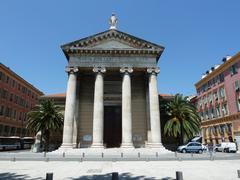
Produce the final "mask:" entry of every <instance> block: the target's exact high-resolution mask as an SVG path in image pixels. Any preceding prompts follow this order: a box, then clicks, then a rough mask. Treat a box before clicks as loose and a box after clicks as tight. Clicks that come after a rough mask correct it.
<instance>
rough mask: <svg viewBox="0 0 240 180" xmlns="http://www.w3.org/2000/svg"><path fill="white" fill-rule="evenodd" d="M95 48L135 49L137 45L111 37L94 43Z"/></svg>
mask: <svg viewBox="0 0 240 180" xmlns="http://www.w3.org/2000/svg"><path fill="white" fill-rule="evenodd" d="M91 48H93V49H134V48H135V47H133V46H131V45H129V44H125V43H124V42H119V41H118V40H115V39H111V40H106V41H102V42H99V43H98V44H95V45H93V46H92V47H91Z"/></svg>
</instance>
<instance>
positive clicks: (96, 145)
mask: <svg viewBox="0 0 240 180" xmlns="http://www.w3.org/2000/svg"><path fill="white" fill-rule="evenodd" d="M91 148H102V149H103V148H104V146H103V144H102V143H93V144H92V145H91Z"/></svg>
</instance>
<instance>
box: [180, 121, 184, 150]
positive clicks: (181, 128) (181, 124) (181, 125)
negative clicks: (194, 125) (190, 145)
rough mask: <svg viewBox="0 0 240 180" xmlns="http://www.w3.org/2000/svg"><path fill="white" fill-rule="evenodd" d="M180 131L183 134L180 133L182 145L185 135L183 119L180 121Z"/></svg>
mask: <svg viewBox="0 0 240 180" xmlns="http://www.w3.org/2000/svg"><path fill="white" fill-rule="evenodd" d="M180 131H181V132H180V133H181V135H180V145H183V139H184V137H183V122H182V120H181V121H180Z"/></svg>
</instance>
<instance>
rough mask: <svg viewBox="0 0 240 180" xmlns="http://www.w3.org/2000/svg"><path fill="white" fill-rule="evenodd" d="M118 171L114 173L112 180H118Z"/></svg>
mask: <svg viewBox="0 0 240 180" xmlns="http://www.w3.org/2000/svg"><path fill="white" fill-rule="evenodd" d="M118 179H119V178H118V172H113V173H112V180H118Z"/></svg>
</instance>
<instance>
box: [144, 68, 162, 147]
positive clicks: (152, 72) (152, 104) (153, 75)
mask: <svg viewBox="0 0 240 180" xmlns="http://www.w3.org/2000/svg"><path fill="white" fill-rule="evenodd" d="M147 72H148V73H149V109H150V126H151V142H150V143H149V146H150V147H156V148H159V147H162V140H161V124H160V110H159V100H158V90H157V74H158V73H159V72H160V69H159V68H148V69H147Z"/></svg>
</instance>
